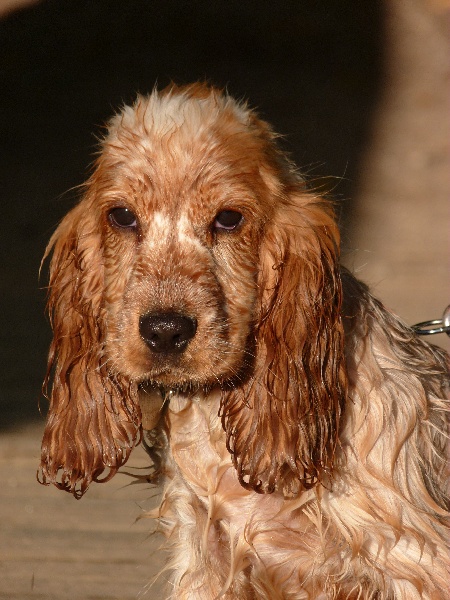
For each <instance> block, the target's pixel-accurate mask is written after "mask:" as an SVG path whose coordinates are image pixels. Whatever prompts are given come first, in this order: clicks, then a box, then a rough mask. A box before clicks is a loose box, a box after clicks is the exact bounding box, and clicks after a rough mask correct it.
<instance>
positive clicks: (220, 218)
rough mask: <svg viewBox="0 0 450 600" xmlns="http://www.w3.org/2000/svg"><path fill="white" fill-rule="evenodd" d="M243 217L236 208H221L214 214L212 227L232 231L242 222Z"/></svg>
mask: <svg viewBox="0 0 450 600" xmlns="http://www.w3.org/2000/svg"><path fill="white" fill-rule="evenodd" d="M243 219H244V217H243V216H242V215H241V213H240V212H238V211H237V210H222V211H220V212H219V213H217V215H216V218H215V220H214V228H215V229H222V230H225V231H233V230H234V229H236V228H237V227H238V226H239V225H240V224H241V223H242V221H243Z"/></svg>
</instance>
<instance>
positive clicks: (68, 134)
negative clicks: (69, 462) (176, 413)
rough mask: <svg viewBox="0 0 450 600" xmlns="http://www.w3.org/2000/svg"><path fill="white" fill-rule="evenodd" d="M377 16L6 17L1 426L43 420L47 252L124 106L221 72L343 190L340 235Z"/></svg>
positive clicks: (249, 12) (67, 1)
mask: <svg viewBox="0 0 450 600" xmlns="http://www.w3.org/2000/svg"><path fill="white" fill-rule="evenodd" d="M383 22H384V18H383V9H382V4H381V3H380V2H378V1H377V0H359V1H357V2H356V1H355V0H339V2H330V0H323V1H322V0H305V1H304V2H301V1H300V0H292V1H285V0H282V1H276V2H275V1H273V0H272V1H259V2H253V1H244V0H238V1H235V0H226V1H214V0H197V1H195V0H190V1H183V0H164V1H163V0H127V1H124V0H92V1H81V0H46V1H45V2H43V3H39V4H37V5H34V6H31V7H28V8H26V9H23V10H21V11H18V12H15V13H12V14H9V15H7V16H5V17H4V18H3V20H2V21H0V157H1V161H0V201H1V204H0V207H1V212H0V215H1V219H0V223H1V241H0V243H1V250H0V252H1V253H0V269H1V282H0V285H1V288H0V289H1V303H2V304H1V312H0V314H1V319H2V327H1V338H0V353H1V354H0V365H1V374H0V394H1V397H0V429H1V428H10V427H12V426H15V425H16V424H18V423H19V422H20V423H22V424H23V422H24V420H25V419H26V420H36V419H41V418H42V417H40V415H39V412H38V403H39V400H40V397H41V395H40V385H41V381H42V378H43V375H44V372H45V363H46V354H47V348H48V343H49V340H50V331H49V327H48V323H47V321H46V318H45V316H44V305H45V291H44V290H43V288H44V287H45V283H46V281H45V269H44V275H43V276H42V277H41V280H40V282H39V281H38V271H39V264H40V259H41V256H42V254H43V252H44V249H45V245H46V242H47V240H48V239H49V237H50V235H51V233H52V231H53V230H54V227H55V226H56V224H57V222H58V221H59V220H60V218H61V217H62V216H63V215H64V214H65V212H66V211H67V210H68V209H69V208H70V207H71V206H72V205H73V203H74V202H75V201H76V198H77V193H76V191H70V190H71V189H72V188H73V187H74V186H77V185H78V184H79V183H81V182H82V181H83V180H84V179H85V178H86V176H87V174H88V172H89V164H90V162H91V160H92V155H93V152H94V150H95V144H96V136H98V135H100V134H101V126H102V124H103V123H104V122H105V120H107V119H108V117H109V116H110V115H111V114H112V113H113V112H114V110H116V109H117V108H118V107H120V106H121V104H122V103H123V102H130V101H132V99H133V98H134V96H135V93H136V92H137V91H139V92H141V93H147V92H150V91H151V90H152V88H153V87H154V86H155V85H158V86H159V87H163V86H165V85H166V84H167V83H169V82H170V81H175V82H176V83H188V82H192V81H195V80H199V79H200V80H207V81H210V82H211V83H214V84H216V85H219V86H226V87H227V88H228V90H229V92H230V93H231V94H233V95H235V96H237V97H239V98H246V99H248V100H249V101H250V104H251V106H253V107H257V109H258V110H259V112H260V114H261V115H262V116H263V117H264V118H266V119H267V120H268V121H270V122H271V123H272V124H273V126H274V127H275V129H276V130H277V131H278V132H280V133H282V134H284V135H285V139H284V141H283V144H284V146H285V148H286V149H287V150H288V151H289V152H291V153H292V155H293V157H294V159H295V161H296V162H297V164H298V165H299V166H300V167H302V168H303V171H304V172H305V173H306V174H307V176H308V177H309V178H310V179H311V181H312V185H314V186H323V188H325V189H327V190H331V193H332V194H333V196H334V197H335V198H337V199H338V200H339V201H340V204H341V206H342V214H341V221H342V226H343V232H344V242H345V238H346V234H347V227H346V223H347V219H346V217H347V216H348V214H349V212H350V210H351V207H352V201H353V198H354V195H355V189H356V183H357V181H358V174H359V173H358V168H359V161H360V157H361V153H362V151H363V149H364V146H365V143H366V141H367V135H368V132H369V131H370V125H371V117H372V112H373V109H374V107H375V105H376V102H377V98H378V95H379V92H380V89H381V87H382V65H383V35H384V33H383ZM68 190H69V191H68ZM46 406H47V404H46V401H45V400H44V401H42V408H43V412H44V413H45V410H46Z"/></svg>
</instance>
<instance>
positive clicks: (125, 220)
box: [108, 206, 137, 229]
mask: <svg viewBox="0 0 450 600" xmlns="http://www.w3.org/2000/svg"><path fill="white" fill-rule="evenodd" d="M108 217H109V220H110V222H111V223H112V224H113V225H115V226H116V227H120V228H121V229H136V227H137V218H136V215H135V214H134V212H133V211H131V210H130V209H129V208H125V207H123V206H119V207H117V208H113V209H112V210H110V211H109V213H108Z"/></svg>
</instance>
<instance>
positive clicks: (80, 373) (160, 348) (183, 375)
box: [41, 85, 345, 495]
mask: <svg viewBox="0 0 450 600" xmlns="http://www.w3.org/2000/svg"><path fill="white" fill-rule="evenodd" d="M337 247H338V234H337V230H336V226H335V223H334V219H333V213H332V210H331V209H330V207H329V205H328V204H327V203H326V202H324V201H322V200H321V199H320V198H317V197H316V196H314V195H312V194H310V193H308V192H307V191H306V189H305V185H304V183H303V181H302V179H301V178H300V176H299V175H298V174H297V172H296V171H295V169H294V168H293V166H292V164H291V163H290V162H289V160H288V159H287V158H286V157H285V156H284V155H283V154H282V153H281V152H280V150H279V149H278V148H277V146H276V144H275V135H274V134H273V133H272V131H271V129H270V128H269V126H268V125H267V124H266V123H264V122H263V121H261V120H260V119H259V118H258V117H257V116H256V115H255V114H254V113H253V112H252V111H251V110H249V109H248V108H247V107H246V106H245V105H242V104H239V103H237V102H236V101H234V100H233V99H232V98H230V97H229V96H227V95H225V94H222V93H220V92H218V91H217V90H215V89H211V88H208V87H206V86H203V85H194V86H190V87H187V88H181V89H180V88H175V87H173V86H172V87H171V88H170V89H167V90H164V91H163V92H160V93H158V92H154V93H153V94H151V95H150V96H148V97H145V98H144V97H139V98H138V99H137V101H136V103H135V104H134V106H132V107H125V108H124V109H123V110H122V112H121V113H119V114H118V115H116V116H115V117H114V118H113V119H112V120H111V122H110V124H109V128H108V133H107V136H106V137H105V139H104V141H103V143H102V146H101V152H100V155H99V158H98V160H97V162H96V167H95V170H94V173H93V175H92V177H91V179H90V180H89V181H88V182H87V184H86V191H85V195H84V197H83V199H82V201H81V202H80V203H79V204H78V205H77V206H76V207H75V208H74V209H73V210H72V211H71V212H70V213H69V214H68V215H67V216H66V218H65V219H64V220H63V221H62V223H61V225H60V226H59V228H58V229H57V231H56V233H55V234H54V236H53V238H52V240H51V242H50V244H49V249H48V251H50V250H52V249H53V257H52V261H51V267H50V273H51V275H50V296H49V308H50V314H51V318H52V324H53V329H54V339H53V342H52V346H51V350H50V358H49V370H48V373H49V374H51V378H52V380H53V382H52V389H51V394H50V411H49V415H48V421H47V427H46V431H45V434H44V441H43V451H42V465H41V469H42V473H41V478H42V480H43V481H44V482H45V483H48V482H52V483H55V484H56V485H58V486H59V487H61V488H62V489H66V490H68V491H71V492H73V493H75V495H81V494H82V493H84V491H85V490H86V489H87V487H88V485H89V483H90V481H92V480H95V481H99V480H101V478H102V477H103V479H107V478H109V477H110V476H111V475H113V474H114V473H115V472H116V471H117V469H118V468H119V467H120V466H121V465H122V464H123V463H124V462H125V461H126V460H127V458H128V456H129V453H130V451H131V449H132V448H133V446H134V445H135V443H136V442H137V440H138V439H139V430H140V409H139V405H138V402H137V394H138V389H139V386H142V385H153V386H157V387H160V388H161V387H162V388H164V389H166V390H173V389H182V390H189V389H192V388H210V387H212V386H219V387H220V388H221V389H222V390H223V392H222V407H221V413H222V421H223V426H224V429H225V431H226V436H227V444H228V447H229V450H230V452H231V453H232V455H233V459H234V462H235V466H236V468H237V471H238V474H239V477H240V480H241V483H242V484H243V485H245V486H246V487H250V488H252V489H255V490H257V491H273V490H275V489H283V490H284V491H285V492H286V491H291V492H292V491H295V490H297V489H299V487H302V486H307V485H311V484H312V483H314V482H315V481H316V480H317V479H318V478H320V477H321V474H323V473H324V472H326V471H327V470H329V469H330V467H331V462H332V456H333V452H334V447H335V443H336V431H337V423H338V419H339V414H340V406H341V403H342V398H343V394H344V388H345V376H344V371H343V365H342V354H343V349H342V345H343V340H342V326H341V322H340V316H339V311H340V302H341V290H340V281H339V276H338V267H337ZM49 378H50V375H49V376H48V379H49ZM105 472H106V473H107V474H106V475H105Z"/></svg>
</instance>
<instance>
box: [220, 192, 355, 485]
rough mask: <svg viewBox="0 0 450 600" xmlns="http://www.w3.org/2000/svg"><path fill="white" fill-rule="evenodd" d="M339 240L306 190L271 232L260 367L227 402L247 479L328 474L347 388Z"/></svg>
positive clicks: (264, 254) (326, 209)
mask: <svg viewBox="0 0 450 600" xmlns="http://www.w3.org/2000/svg"><path fill="white" fill-rule="evenodd" d="M338 244H339V236H338V232H337V227H336V225H335V221H334V214H333V211H332V210H331V208H330V206H329V205H328V204H326V203H325V202H323V201H320V200H318V199H317V198H314V197H313V196H310V195H308V194H306V193H303V192H299V191H296V192H295V193H292V194H290V197H289V199H288V200H287V201H285V202H283V203H282V205H280V207H279V209H278V211H277V213H276V214H275V217H274V219H273V220H272V222H271V223H270V224H269V226H268V228H267V231H266V232H265V236H264V241H263V243H262V250H261V259H262V265H261V270H260V278H259V282H258V283H259V289H260V294H261V303H260V310H259V316H258V322H257V323H256V327H255V331H256V340H255V364H254V370H253V373H252V375H251V378H250V379H249V380H248V381H247V382H246V383H245V384H244V385H241V386H238V387H236V388H235V389H234V390H233V391H231V392H228V393H227V394H224V395H223V399H222V407H221V414H222V423H223V426H224V428H225V431H226V434H227V445H228V449H229V451H230V452H231V454H232V456H233V460H234V464H235V467H236V469H237V472H238V476H239V479H240V481H241V484H242V485H243V486H244V487H246V488H250V489H253V490H255V491H257V492H264V493H265V492H272V491H274V490H280V491H282V492H283V493H284V494H286V495H292V494H296V493H297V492H298V491H299V490H301V489H303V488H308V487H311V486H312V485H314V484H315V483H316V482H317V481H324V479H328V478H329V476H330V474H331V470H332V466H333V459H334V454H335V447H336V444H337V431H338V425H339V417H340V413H341V410H342V406H343V402H344V397H345V393H346V374H345V368H344V350H343V337H344V336H343V327H342V323H341V318H340V308H341V283H340V276H339V267H338V262H337V259H338V256H337V255H338Z"/></svg>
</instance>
